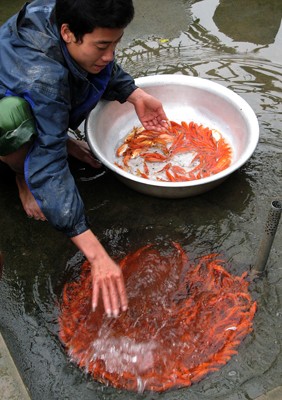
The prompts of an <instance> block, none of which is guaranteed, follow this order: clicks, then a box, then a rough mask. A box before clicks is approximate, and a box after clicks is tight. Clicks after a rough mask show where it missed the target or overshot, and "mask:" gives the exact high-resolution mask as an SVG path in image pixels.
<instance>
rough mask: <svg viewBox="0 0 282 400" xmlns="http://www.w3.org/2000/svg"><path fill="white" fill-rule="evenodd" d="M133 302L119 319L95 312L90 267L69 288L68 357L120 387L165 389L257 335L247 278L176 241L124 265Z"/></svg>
mask: <svg viewBox="0 0 282 400" xmlns="http://www.w3.org/2000/svg"><path fill="white" fill-rule="evenodd" d="M120 267H121V269H122V271H123V275H124V279H125V283H126V290H127V295H128V300H129V307H128V310H127V311H126V312H124V313H122V314H121V315H120V316H119V317H118V318H109V317H107V316H106V314H105V312H104V309H103V305H102V304H101V303H102V302H100V304H99V305H98V308H97V309H96V310H95V312H93V311H92V309H91V295H92V280H91V269H90V265H89V263H88V262H87V261H86V262H85V263H84V264H83V266H82V270H81V274H80V277H79V278H78V279H76V280H75V281H73V282H68V283H66V285H65V287H64V291H63V296H62V302H61V313H60V316H59V326H60V339H61V341H62V343H63V344H64V346H65V348H66V350H67V352H68V354H69V356H70V358H71V360H72V361H73V362H75V363H77V365H78V366H79V367H81V368H83V369H84V370H85V371H86V372H87V373H89V374H90V375H91V376H92V377H93V378H94V379H96V380H98V381H100V382H102V383H104V384H107V385H109V384H110V385H112V386H114V387H115V388H119V389H127V390H133V391H138V392H141V391H144V390H151V391H156V392H163V391H166V390H168V389H172V388H180V387H184V386H190V385H192V384H194V383H196V382H199V381H200V380H202V379H204V378H205V377H206V376H207V375H208V374H210V373H212V372H214V371H217V370H219V369H220V368H222V367H223V365H224V364H226V363H227V362H228V361H229V360H230V359H231V357H232V356H233V355H234V354H236V353H237V352H238V347H239V345H240V343H241V342H242V340H243V339H244V338H245V336H246V335H247V334H249V333H250V332H251V331H252V329H253V328H252V320H253V317H254V314H255V312H256V302H255V301H253V300H252V298H251V295H250V293H249V291H248V286H249V282H248V280H247V279H246V276H247V273H244V274H243V275H242V276H234V275H232V274H231V273H229V272H228V271H227V270H226V269H225V268H224V260H223V259H222V258H221V257H219V255H218V254H207V255H204V256H202V257H200V258H198V259H197V261H196V262H191V261H190V260H189V258H188V255H187V253H186V252H185V251H184V249H183V248H182V247H181V245H180V244H179V243H176V242H172V243H169V244H168V245H167V246H166V247H164V248H163V247H160V245H158V246H157V245H153V244H148V245H145V246H143V247H141V248H139V249H138V250H136V251H134V252H132V253H129V254H128V255H127V256H126V257H124V258H123V259H122V260H121V261H120Z"/></svg>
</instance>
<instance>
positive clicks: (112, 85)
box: [103, 62, 137, 103]
mask: <svg viewBox="0 0 282 400" xmlns="http://www.w3.org/2000/svg"><path fill="white" fill-rule="evenodd" d="M135 89H137V86H136V85H135V82H134V79H133V78H132V76H131V75H129V74H128V73H127V72H125V71H124V70H123V69H122V67H121V66H120V65H118V64H117V63H116V62H114V66H113V69H112V76H111V79H110V82H109V83H108V86H107V89H106V91H105V92H104V94H103V99H105V100H118V101H119V102H120V103H124V102H126V100H127V98H128V96H130V95H131V93H132V92H133V91H134V90H135Z"/></svg>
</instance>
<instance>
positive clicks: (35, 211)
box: [16, 174, 47, 221]
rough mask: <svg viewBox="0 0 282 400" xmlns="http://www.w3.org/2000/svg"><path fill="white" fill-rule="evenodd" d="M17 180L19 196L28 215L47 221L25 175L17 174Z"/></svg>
mask: <svg viewBox="0 0 282 400" xmlns="http://www.w3.org/2000/svg"><path fill="white" fill-rule="evenodd" d="M16 182H17V185H18V189H19V196H20V199H21V202H22V205H23V208H24V210H25V212H26V214H27V216H28V217H29V218H34V219H36V220H41V221H47V218H46V217H45V215H44V214H43V213H42V211H41V210H40V207H39V205H38V204H37V202H36V200H35V198H34V197H33V195H32V193H31V192H30V190H29V188H28V186H27V184H26V182H25V179H24V177H23V175H19V174H17V175H16Z"/></svg>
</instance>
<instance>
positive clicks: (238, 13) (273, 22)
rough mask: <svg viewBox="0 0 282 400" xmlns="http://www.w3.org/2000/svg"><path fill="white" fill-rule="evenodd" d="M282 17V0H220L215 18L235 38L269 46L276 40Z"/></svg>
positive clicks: (226, 33)
mask: <svg viewBox="0 0 282 400" xmlns="http://www.w3.org/2000/svg"><path fill="white" fill-rule="evenodd" d="M281 17H282V2H281V0H268V1H265V0H259V1H257V0H248V1H246V0H219V5H218V6H217V8H216V10H215V13H214V15H213V20H214V22H215V24H216V25H217V27H218V29H219V31H220V32H223V33H224V34H225V35H227V36H229V37H230V38H232V39H233V40H235V41H238V42H250V43H254V44H256V45H268V44H270V43H273V42H274V39H275V37H276V35H277V32H278V30H279V27H280V24H281ZM250 27H252V29H250Z"/></svg>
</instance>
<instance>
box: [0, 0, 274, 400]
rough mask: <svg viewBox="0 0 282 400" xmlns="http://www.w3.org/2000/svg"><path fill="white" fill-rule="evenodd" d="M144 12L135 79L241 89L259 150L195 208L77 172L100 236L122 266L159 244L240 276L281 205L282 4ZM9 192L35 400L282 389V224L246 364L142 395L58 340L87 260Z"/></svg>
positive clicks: (11, 320)
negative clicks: (212, 258) (97, 374)
mask: <svg viewBox="0 0 282 400" xmlns="http://www.w3.org/2000/svg"><path fill="white" fill-rule="evenodd" d="M18 3H22V2H18ZM135 4H136V18H135V20H134V22H133V23H132V24H131V26H130V27H129V28H128V30H127V32H126V35H125V37H124V38H123V41H122V43H121V45H120V48H119V51H118V54H117V56H118V59H119V61H120V63H121V64H122V65H123V67H124V68H125V69H126V70H127V71H129V72H130V73H131V74H132V75H133V76H135V77H138V76H143V75H151V74H156V73H157V74H164V73H171V74H185V75H193V76H200V77H202V78H207V79H211V80H213V81H215V82H217V83H220V84H222V85H224V86H226V87H228V88H230V89H232V90H234V91H235V92H236V93H238V94H239V95H241V96H242V97H243V98H244V99H245V100H246V101H247V102H248V103H249V104H250V105H251V107H252V108H253V109H254V111H255V113H256V115H257V117H258V120H259V124H260V140H259V144H258V147H257V149H256V151H255V153H254V155H253V156H252V158H251V159H250V160H249V161H248V162H247V163H246V164H245V165H244V167H243V168H241V169H240V170H239V171H238V172H236V173H235V174H233V175H232V176H231V177H230V178H228V180H226V181H225V182H224V183H223V184H222V185H220V186H219V187H218V188H216V189H213V190H212V191H210V192H208V193H205V194H203V195H201V196H197V197H191V198H187V199H178V200H171V199H169V200H168V199H158V198H153V197H149V196H145V195H142V194H140V193H137V192H134V191H132V190H131V189H129V188H128V187H126V186H124V185H123V184H122V183H120V182H119V181H118V180H117V179H116V178H115V177H114V176H113V175H112V174H111V172H110V171H107V170H104V169H101V170H97V171H96V170H95V171H93V170H91V169H89V168H87V167H85V166H83V165H79V164H76V163H74V164H73V171H74V175H75V177H76V179H77V182H78V186H79V189H80V192H81V194H82V197H83V199H84V201H85V206H86V209H87V213H88V216H89V218H90V220H91V223H92V226H93V230H94V232H95V233H96V235H97V236H98V237H99V238H100V240H101V241H102V243H103V244H104V246H105V247H106V248H107V250H108V251H109V253H110V254H111V255H112V256H113V257H114V258H116V259H120V258H121V257H122V256H124V255H125V254H127V253H128V252H129V251H131V250H135V249H136V248H138V247H140V246H141V245H143V244H145V243H148V242H156V241H170V240H175V241H178V242H179V243H181V245H182V246H183V247H184V248H185V250H186V251H187V252H188V254H189V255H190V257H192V258H194V257H198V256H201V255H204V254H206V253H210V252H219V253H221V254H223V256H224V257H225V259H226V260H227V261H228V269H229V271H231V272H232V273H234V274H241V273H242V271H244V270H246V269H248V268H249V267H250V265H251V264H252V263H254V261H255V259H256V254H257V250H258V246H259V243H260V239H261V236H262V233H263V230H264V225H265V221H266V218H267V214H268V211H269V208H270V204H271V201H272V200H274V199H280V200H281V198H282V131H281V126H282V83H281V82H282V79H281V78H282V52H281V48H282V25H281V17H282V2H281V0H268V1H264V2H262V1H261V0H249V1H244V0H236V1H235V0H221V1H219V0H203V1H192V0H190V1H189V0H175V1H174V2H171V1H170V0H164V1H162V2H158V1H157V0H150V1H149V0H142V1H141V0H136V1H135ZM15 6H16V3H15V2H14V5H13V7H15ZM0 11H1V20H0V23H2V22H3V19H4V18H3V17H2V16H3V15H4V14H3V12H4V11H5V13H6V14H7V15H8V14H11V13H12V12H13V11H14V10H11V6H10V2H8V1H6V0H4V1H3V0H1V6H0ZM2 11H3V12H2ZM2 18H3V19H2ZM0 190H1V196H0V221H1V230H0V250H1V251H2V252H3V253H4V257H5V259H4V266H3V268H2V277H1V281H0V295H1V308H0V329H1V332H2V335H3V336H4V338H5V340H6V342H7V344H8V346H9V349H10V351H11V353H12V355H13V357H14V360H15V362H16V364H17V367H18V369H19V371H20V372H21V374H22V377H23V379H24V382H25V384H26V385H27V387H28V388H29V391H30V393H31V396H32V398H33V399H39V398H40V399H42V400H43V399H44V400H47V399H48V400H49V399H50V400H52V399H58V400H59V399H64V400H65V399H72V400H74V399H79V398H83V399H84V400H88V399H138V400H139V399H140V400H141V399H142V400H143V399H151V400H153V399H158V398H160V399H162V400H176V399H179V400H180V399H187V398H189V400H196V399H197V400H202V399H205V400H206V399H209V400H210V399H222V400H223V399H224V400H239V399H240V400H241V399H246V400H247V399H255V398H256V397H258V396H259V395H261V394H262V393H266V392H267V391H269V390H271V389H273V388H276V387H277V386H280V385H281V375H282V354H281V345H282V284H281V282H282V261H281V260H282V246H281V242H282V229H281V225H280V226H279V227H278V230H277V234H276V237H275V240H274V243H273V247H272V250H271V253H270V257H269V259H268V263H267V276H266V277H265V278H264V279H262V280H260V281H258V282H257V283H254V284H252V286H251V290H252V294H253V297H254V298H255V299H257V301H258V311H257V314H256V316H255V319H254V331H253V332H252V333H251V334H250V335H249V336H248V337H247V338H246V339H245V340H244V341H243V343H242V344H241V346H240V348H239V353H238V355H236V356H234V357H233V358H232V359H231V361H230V362H229V363H228V364H227V365H226V366H224V367H223V368H222V369H221V370H220V371H218V372H215V373H213V374H211V375H209V376H208V377H207V378H206V379H204V380H203V381H202V382H200V383H199V384H196V385H193V386H192V387H190V388H185V389H180V390H175V391H170V392H167V393H163V394H153V393H144V394H134V393H128V392H125V391H117V390H114V389H112V388H110V387H105V386H103V385H102V384H99V383H97V382H94V381H93V380H92V379H91V378H89V377H87V376H86V375H85V374H84V372H83V371H81V370H79V369H78V368H77V367H76V366H75V365H73V364H71V363H70V361H69V359H68V358H67V356H66V355H65V352H64V349H63V347H62V346H61V344H60V341H59V339H58V325H57V316H58V302H59V299H60V296H61V291H62V287H63V285H64V283H65V282H66V281H67V280H68V279H70V278H71V277H73V276H74V272H73V271H76V272H77V270H78V267H79V265H80V264H81V261H82V257H81V255H80V254H79V253H77V251H76V249H75V248H74V247H73V246H72V245H71V243H70V242H69V241H68V240H67V239H66V238H65V237H63V236H62V235H61V234H60V233H58V232H56V231H54V230H53V229H52V228H51V227H50V226H48V225H47V224H44V223H40V222H36V221H32V220H29V219H28V218H27V217H26V216H25V215H24V213H23V210H22V208H21V204H20V201H19V199H18V196H17V189H16V186H15V184H14V182H13V177H11V176H8V175H6V178H5V177H4V176H3V175H2V176H1V181H0Z"/></svg>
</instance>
